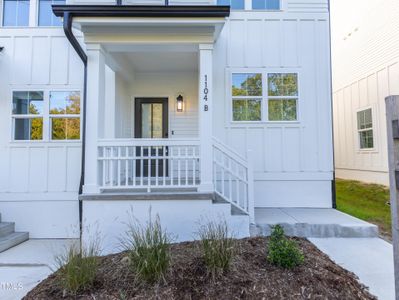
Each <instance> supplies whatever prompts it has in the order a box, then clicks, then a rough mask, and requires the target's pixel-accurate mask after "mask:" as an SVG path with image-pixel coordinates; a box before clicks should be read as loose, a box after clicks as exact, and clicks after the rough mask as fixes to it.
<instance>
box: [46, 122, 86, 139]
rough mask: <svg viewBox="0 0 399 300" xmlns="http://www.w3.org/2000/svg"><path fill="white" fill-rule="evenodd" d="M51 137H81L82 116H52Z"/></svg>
mask: <svg viewBox="0 0 399 300" xmlns="http://www.w3.org/2000/svg"><path fill="white" fill-rule="evenodd" d="M51 139H52V140H78V139H80V118H51Z"/></svg>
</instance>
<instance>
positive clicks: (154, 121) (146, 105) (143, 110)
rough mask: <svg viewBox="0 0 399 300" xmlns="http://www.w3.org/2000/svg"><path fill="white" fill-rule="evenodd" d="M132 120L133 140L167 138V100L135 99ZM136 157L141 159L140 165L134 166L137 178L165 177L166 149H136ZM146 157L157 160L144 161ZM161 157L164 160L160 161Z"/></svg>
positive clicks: (166, 169) (166, 167)
mask: <svg viewBox="0 0 399 300" xmlns="http://www.w3.org/2000/svg"><path fill="white" fill-rule="evenodd" d="M134 119H135V130H134V137H135V138H144V139H162V138H168V99H167V98H136V99H135V118H134ZM136 155H137V156H139V157H142V159H141V161H140V163H137V164H136V175H137V176H138V177H140V176H144V177H155V176H167V172H168V164H167V159H166V156H167V155H168V149H167V148H166V147H143V148H141V147H137V149H136ZM146 157H157V158H156V159H148V158H147V159H146ZM162 157H165V159H162ZM164 166H165V167H164ZM149 173H150V174H149Z"/></svg>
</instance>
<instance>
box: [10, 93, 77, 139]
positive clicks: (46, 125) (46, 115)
mask: <svg viewBox="0 0 399 300" xmlns="http://www.w3.org/2000/svg"><path fill="white" fill-rule="evenodd" d="M14 92H43V114H42V115H30V114H29V115H14V114H13V113H12V109H13V93H14ZM50 92H79V93H80V114H79V115H69V114H68V115H67V114H66V115H50ZM82 95H83V94H82V89H81V88H71V87H68V88H48V87H46V88H43V89H40V88H29V87H26V88H15V89H12V90H11V92H10V96H9V99H10V101H9V105H10V106H9V116H11V124H10V125H11V126H10V143H15V144H26V143H52V144H60V143H79V142H81V141H82V132H83V127H82V126H83V120H82V119H83V105H82V104H83V102H82V101H83V98H82V97H83V96H82ZM16 116H17V117H16ZM24 116H27V117H25V118H35V117H42V118H43V139H41V140H16V139H15V138H14V132H15V122H14V120H15V119H16V118H24ZM50 116H51V117H50ZM54 116H56V117H58V118H80V138H79V139H76V140H67V139H65V140H53V139H51V126H50V125H51V124H50V118H54ZM69 116H70V117H69Z"/></svg>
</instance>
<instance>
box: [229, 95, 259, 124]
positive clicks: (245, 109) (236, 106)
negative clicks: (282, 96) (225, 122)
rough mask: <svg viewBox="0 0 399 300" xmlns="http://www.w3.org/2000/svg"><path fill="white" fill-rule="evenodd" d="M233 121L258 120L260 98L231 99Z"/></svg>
mask: <svg viewBox="0 0 399 300" xmlns="http://www.w3.org/2000/svg"><path fill="white" fill-rule="evenodd" d="M233 120H234V121H260V120H261V100H260V99H239V100H236V99H234V100H233Z"/></svg>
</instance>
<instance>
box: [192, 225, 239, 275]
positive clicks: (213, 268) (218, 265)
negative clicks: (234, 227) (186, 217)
mask: <svg viewBox="0 0 399 300" xmlns="http://www.w3.org/2000/svg"><path fill="white" fill-rule="evenodd" d="M198 236H199V238H200V239H201V241H200V242H201V248H202V251H203V255H204V261H205V265H206V266H207V268H208V270H209V272H210V273H211V274H212V277H213V278H215V277H216V276H218V275H219V274H221V273H223V272H225V271H227V270H228V269H229V267H230V264H231V261H232V259H233V256H234V238H233V237H232V236H231V235H229V229H228V226H227V223H226V221H225V220H224V221H222V222H216V221H210V220H208V222H206V223H205V224H202V225H200V228H199V231H198Z"/></svg>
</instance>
